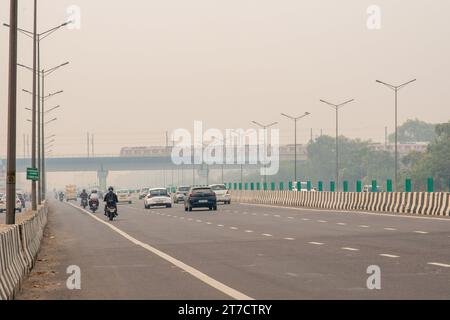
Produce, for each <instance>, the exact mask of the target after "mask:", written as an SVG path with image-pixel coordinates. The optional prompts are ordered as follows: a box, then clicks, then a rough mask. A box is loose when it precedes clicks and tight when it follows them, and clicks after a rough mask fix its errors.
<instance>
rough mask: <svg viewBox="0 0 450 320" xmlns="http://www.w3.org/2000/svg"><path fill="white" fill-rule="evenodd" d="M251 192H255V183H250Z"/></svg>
mask: <svg viewBox="0 0 450 320" xmlns="http://www.w3.org/2000/svg"><path fill="white" fill-rule="evenodd" d="M250 190H252V191H253V190H255V184H254V183H253V182H251V183H250Z"/></svg>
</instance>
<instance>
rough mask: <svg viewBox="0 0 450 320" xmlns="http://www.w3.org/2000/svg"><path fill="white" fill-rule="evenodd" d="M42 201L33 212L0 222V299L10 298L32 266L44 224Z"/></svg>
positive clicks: (45, 206) (14, 295) (45, 205)
mask: <svg viewBox="0 0 450 320" xmlns="http://www.w3.org/2000/svg"><path fill="white" fill-rule="evenodd" d="M47 215H48V207H47V204H46V203H45V202H44V204H43V205H42V206H40V207H39V208H38V210H37V211H36V212H32V211H30V212H28V213H24V214H23V215H22V216H19V217H18V221H17V224H15V225H12V226H7V225H0V300H12V299H14V298H15V297H16V295H17V293H18V292H19V290H20V287H21V285H22V282H23V280H24V279H25V277H26V276H27V275H28V273H29V272H30V271H31V269H32V268H33V267H34V264H35V262H36V257H37V254H38V251H39V248H40V245H41V240H42V236H43V233H44V228H45V226H46V224H47Z"/></svg>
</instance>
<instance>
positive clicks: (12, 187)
mask: <svg viewBox="0 0 450 320" xmlns="http://www.w3.org/2000/svg"><path fill="white" fill-rule="evenodd" d="M17 2H18V0H11V1H10V23H11V29H10V30H9V80H8V81H9V83H8V142H7V143H8V147H7V152H8V156H7V164H6V166H7V178H6V184H7V188H6V224H15V223H16V122H17V20H18V19H17V16H18V5H17Z"/></svg>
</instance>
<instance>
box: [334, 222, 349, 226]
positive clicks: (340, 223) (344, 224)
mask: <svg viewBox="0 0 450 320" xmlns="http://www.w3.org/2000/svg"><path fill="white" fill-rule="evenodd" d="M336 224H338V225H340V226H346V225H347V224H346V223H344V222H338V223H336Z"/></svg>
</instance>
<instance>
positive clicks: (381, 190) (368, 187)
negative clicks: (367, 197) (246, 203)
mask: <svg viewBox="0 0 450 320" xmlns="http://www.w3.org/2000/svg"><path fill="white" fill-rule="evenodd" d="M362 191H363V192H374V191H373V190H372V185H369V184H367V185H365V186H364V187H363V190H362ZM375 192H383V188H382V187H380V186H377V190H376V191H375Z"/></svg>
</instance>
